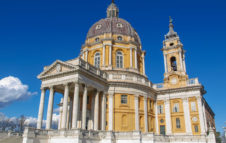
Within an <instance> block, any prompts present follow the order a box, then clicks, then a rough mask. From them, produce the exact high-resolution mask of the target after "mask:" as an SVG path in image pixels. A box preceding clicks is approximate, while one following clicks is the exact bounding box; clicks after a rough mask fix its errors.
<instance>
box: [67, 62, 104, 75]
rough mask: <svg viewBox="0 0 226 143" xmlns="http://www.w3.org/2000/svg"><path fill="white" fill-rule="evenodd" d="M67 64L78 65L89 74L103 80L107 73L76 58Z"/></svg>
mask: <svg viewBox="0 0 226 143" xmlns="http://www.w3.org/2000/svg"><path fill="white" fill-rule="evenodd" d="M68 63H71V64H73V65H75V66H76V65H79V66H80V67H81V68H83V69H86V70H88V71H89V72H91V73H93V74H95V75H98V76H100V77H102V78H104V79H107V73H106V72H104V71H101V70H100V69H99V68H97V67H95V66H93V65H91V64H89V63H88V62H86V61H84V60H83V59H81V58H76V59H74V60H73V61H68Z"/></svg>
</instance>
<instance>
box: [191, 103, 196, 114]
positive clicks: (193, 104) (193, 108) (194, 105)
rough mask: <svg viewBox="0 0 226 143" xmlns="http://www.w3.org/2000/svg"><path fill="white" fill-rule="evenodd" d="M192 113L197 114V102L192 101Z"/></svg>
mask: <svg viewBox="0 0 226 143" xmlns="http://www.w3.org/2000/svg"><path fill="white" fill-rule="evenodd" d="M191 111H192V112H196V111H197V108H196V102H195V101H192V102H191Z"/></svg>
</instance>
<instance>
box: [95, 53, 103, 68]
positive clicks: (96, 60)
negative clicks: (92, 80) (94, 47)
mask: <svg viewBox="0 0 226 143" xmlns="http://www.w3.org/2000/svg"><path fill="white" fill-rule="evenodd" d="M97 54H98V55H97ZM100 60H101V55H100V52H96V53H95V54H94V66H95V67H96V68H100Z"/></svg>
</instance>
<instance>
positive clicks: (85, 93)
mask: <svg viewBox="0 0 226 143" xmlns="http://www.w3.org/2000/svg"><path fill="white" fill-rule="evenodd" d="M87 93H88V91H87V85H85V86H84V92H83V100H82V129H86V110H87Z"/></svg>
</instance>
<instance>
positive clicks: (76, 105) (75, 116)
mask: <svg viewBox="0 0 226 143" xmlns="http://www.w3.org/2000/svg"><path fill="white" fill-rule="evenodd" d="M72 85H74V88H73V89H74V95H73V105H72V106H73V107H72V120H71V122H72V125H71V128H72V129H77V128H80V127H79V126H78V119H79V116H80V114H79V113H80V107H79V105H80V104H79V101H80V99H79V93H80V90H81V89H80V84H79V83H78V82H74V83H66V84H64V85H63V86H64V97H63V112H62V121H61V124H60V125H61V127H59V129H63V130H65V129H67V128H68V127H67V117H68V114H69V112H68V98H69V93H70V87H71V86H72ZM92 88H93V87H92ZM47 89H49V91H50V92H49V102H48V110H47V119H46V130H50V129H51V124H52V115H53V103H54V92H55V90H54V86H50V87H48V88H42V89H41V98H40V105H39V113H38V121H37V129H41V127H42V121H43V111H44V100H45V91H46V90H47ZM95 90H96V92H95V95H93V97H94V126H93V129H94V130H99V129H101V130H105V126H106V123H105V122H106V119H105V116H106V109H105V108H106V95H105V94H106V93H105V92H104V91H99V90H98V89H95ZM81 91H83V93H82V114H81V128H82V129H86V126H87V125H86V124H87V121H86V120H87V96H88V86H87V85H83V90H81ZM101 93H103V95H102V96H101V97H102V98H101V100H102V101H101V106H100V105H99V100H100V99H99V98H100V94H101ZM99 107H101V125H100V127H101V128H99V120H100V119H99Z"/></svg>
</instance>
